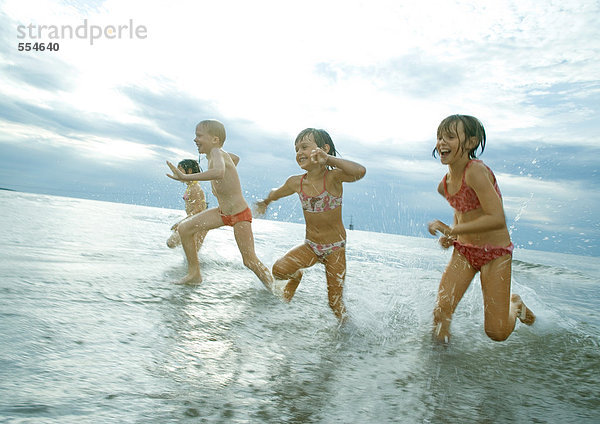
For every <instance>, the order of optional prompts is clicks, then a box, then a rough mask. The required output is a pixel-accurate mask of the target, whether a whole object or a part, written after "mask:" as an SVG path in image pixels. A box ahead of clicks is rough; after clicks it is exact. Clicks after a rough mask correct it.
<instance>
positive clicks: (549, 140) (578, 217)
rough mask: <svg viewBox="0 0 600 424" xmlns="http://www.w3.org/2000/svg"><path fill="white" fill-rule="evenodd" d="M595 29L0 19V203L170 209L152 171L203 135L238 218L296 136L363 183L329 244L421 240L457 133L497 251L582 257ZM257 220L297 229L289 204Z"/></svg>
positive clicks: (598, 124)
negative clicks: (472, 121) (338, 238)
mask: <svg viewBox="0 0 600 424" xmlns="http://www.w3.org/2000/svg"><path fill="white" fill-rule="evenodd" d="M598 22H600V1H591V0H574V1H564V0H563V1H553V0H518V1H509V0H491V1H485V0H484V1H481V0H468V1H461V0H447V1H444V0H421V1H418V2H415V1H402V0H390V1H387V0H372V1H368V2H367V1H354V0H345V1H326V0H320V1H312V0H304V1H301V2H300V1H281V0H280V1H261V0H255V1H252V2H248V1H243V0H231V1H226V0H223V1H220V2H214V1H183V0H181V1H170V2H164V1H161V2H158V1H148V0H146V1H138V0H132V1H123V0H107V1H58V0H43V1H42V0H40V1H37V0H0V187H2V188H8V189H13V190H18V191H25V192H34V193H46V194H55V195H61V196H73V197H82V198H89V199H98V200H107V201H115V202H123V203H134V204H143V205H151V206H158V207H168V208H175V209H183V203H182V200H181V194H182V192H183V186H182V185H181V184H180V183H177V182H174V181H172V180H170V179H168V178H167V177H166V176H165V174H166V173H167V172H168V169H167V167H166V165H165V160H170V161H172V162H177V161H179V160H181V159H183V158H197V156H198V154H197V151H196V147H195V145H194V143H193V138H194V128H195V125H196V123H197V122H199V121H200V120H202V119H207V118H215V119H219V120H220V121H222V122H223V123H224V124H225V127H226V129H227V140H226V142H225V149H226V150H229V151H232V152H234V153H236V154H238V155H239V156H240V157H241V161H240V164H239V167H238V169H239V173H240V176H241V178H242V186H243V189H244V192H245V195H246V198H247V200H248V201H249V202H254V201H256V200H257V199H260V198H262V197H264V196H266V194H267V193H268V191H269V190H270V189H271V188H274V187H277V186H279V185H281V184H283V182H284V181H285V179H286V178H287V177H288V176H290V175H293V174H299V173H300V172H301V170H300V169H299V167H298V166H297V164H296V162H295V153H294V146H293V141H294V139H295V136H296V135H297V134H298V133H299V132H300V131H301V130H302V129H304V128H307V127H316V128H324V129H326V130H327V131H328V132H329V133H330V134H331V136H332V138H333V140H334V142H335V145H336V148H337V150H338V151H339V152H340V153H341V156H342V157H343V158H346V159H350V160H354V161H357V162H359V163H361V164H363V165H364V166H365V167H366V168H367V175H366V177H365V178H364V179H363V180H361V181H359V182H356V183H352V184H346V185H345V188H344V221H345V223H346V225H347V226H348V225H349V224H350V222H352V223H353V224H354V227H355V228H356V229H360V230H366V231H377V232H388V233H396V234H404V235H410V236H423V237H429V236H428V234H427V232H426V228H427V222H429V221H431V220H433V219H441V220H442V221H445V222H448V223H450V222H452V210H451V208H450V206H449V205H448V204H447V202H446V201H445V199H443V198H442V197H441V196H440V195H439V194H438V193H437V191H436V190H437V185H438V183H439V181H440V180H441V178H442V177H443V175H444V174H445V172H446V168H445V167H444V166H442V165H441V164H440V162H439V160H436V159H435V158H433V157H432V156H431V152H432V149H433V147H434V146H435V142H436V140H435V138H436V129H437V126H438V124H439V122H440V121H441V120H442V119H443V118H445V117H446V116H448V115H451V114H455V113H462V114H469V115H474V116H476V117H477V118H479V119H480V120H481V121H482V122H483V124H484V126H485V129H486V133H487V137H488V140H487V146H486V149H485V152H484V153H483V154H482V155H481V159H482V160H483V161H484V162H485V163H486V164H487V165H488V166H490V167H491V169H492V170H493V171H494V173H495V174H496V177H497V179H498V182H499V185H500V189H501V191H502V194H503V199H504V207H505V213H506V218H507V224H508V226H509V229H510V231H511V236H512V239H513V242H514V243H515V245H516V246H517V247H522V248H530V249H537V250H546V251H557V252H563V253H571V254H578V255H591V256H599V255H600V224H599V220H598V216H599V212H600V190H599V188H600V182H599V181H600V180H599V178H598V167H599V166H598V164H597V162H598V159H599V158H600V141H599V140H598V134H599V133H600V119H599V118H600V113H599V111H600V29H599V26H598V24H597V23H598ZM20 43H23V44H22V47H23V49H25V45H26V43H30V46H32V47H34V46H35V43H38V47H39V43H41V44H43V45H44V47H47V46H48V45H50V47H49V48H45V50H44V51H40V50H39V49H38V50H37V51H36V50H33V49H32V50H30V51H25V50H23V51H21V50H19V45H20ZM202 164H203V165H204V166H206V159H204V162H203V163H202V162H201V165H202ZM204 188H205V191H207V192H209V191H210V190H209V186H208V185H204ZM211 201H212V205H211V206H216V205H215V203H214V198H212V197H211V195H210V194H209V203H210V202H211ZM40 212H41V213H43V211H40ZM267 218H268V219H278V220H283V221H290V222H302V215H301V211H300V207H299V202H298V200H297V199H295V198H286V199H283V200H281V201H278V202H276V203H274V204H273V205H272V206H271V207H270V211H269V213H268V215H267Z"/></svg>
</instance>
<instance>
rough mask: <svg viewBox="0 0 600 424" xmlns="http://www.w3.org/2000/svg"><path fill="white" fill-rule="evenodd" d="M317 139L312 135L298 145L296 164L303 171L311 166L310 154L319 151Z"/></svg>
mask: <svg viewBox="0 0 600 424" xmlns="http://www.w3.org/2000/svg"><path fill="white" fill-rule="evenodd" d="M318 148H319V146H317V143H316V142H315V138H314V137H313V135H312V134H308V135H306V136H305V137H304V138H302V140H300V141H299V142H298V143H296V162H297V163H298V165H299V166H300V168H302V169H307V167H309V166H310V164H311V160H310V153H311V152H312V151H313V150H315V149H318Z"/></svg>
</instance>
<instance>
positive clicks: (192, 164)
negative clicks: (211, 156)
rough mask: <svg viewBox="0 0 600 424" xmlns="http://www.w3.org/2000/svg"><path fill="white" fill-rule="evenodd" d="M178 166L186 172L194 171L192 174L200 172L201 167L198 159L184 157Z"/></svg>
mask: <svg viewBox="0 0 600 424" xmlns="http://www.w3.org/2000/svg"><path fill="white" fill-rule="evenodd" d="M177 166H180V167H181V169H183V170H184V171H185V173H186V174H187V173H188V171H192V174H197V173H198V172H200V167H199V166H198V161H197V160H196V159H184V160H182V161H181V162H179V163H178V164H177Z"/></svg>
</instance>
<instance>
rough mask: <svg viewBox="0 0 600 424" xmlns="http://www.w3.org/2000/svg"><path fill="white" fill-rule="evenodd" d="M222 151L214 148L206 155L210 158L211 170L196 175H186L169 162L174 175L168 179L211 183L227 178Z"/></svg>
mask: <svg viewBox="0 0 600 424" xmlns="http://www.w3.org/2000/svg"><path fill="white" fill-rule="evenodd" d="M221 152H222V150H221V149H219V148H214V149H212V150H211V151H210V152H208V154H207V155H206V156H207V157H208V163H209V164H210V165H209V169H207V170H206V171H204V172H197V173H195V174H184V173H183V172H181V171H180V170H179V169H177V167H176V166H175V165H173V164H172V163H171V162H169V161H167V165H168V166H169V168H171V171H172V172H173V175H169V174H167V177H169V178H172V179H174V180H177V181H211V180H220V179H222V178H223V177H224V176H225V161H224V160H223V156H222V154H221Z"/></svg>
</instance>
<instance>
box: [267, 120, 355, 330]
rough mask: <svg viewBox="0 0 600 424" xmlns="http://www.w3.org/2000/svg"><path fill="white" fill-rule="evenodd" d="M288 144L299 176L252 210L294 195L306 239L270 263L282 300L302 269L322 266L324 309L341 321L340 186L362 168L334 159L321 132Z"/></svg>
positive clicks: (330, 143) (342, 241)
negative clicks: (293, 151) (300, 171)
mask: <svg viewBox="0 0 600 424" xmlns="http://www.w3.org/2000/svg"><path fill="white" fill-rule="evenodd" d="M294 144H295V148H296V162H297V163H298V165H299V166H300V168H302V169H303V170H304V171H305V173H304V174H301V175H294V176H291V177H289V178H288V179H287V181H286V182H285V184H283V185H282V186H281V187H279V188H276V189H273V190H271V192H270V193H269V195H268V196H267V197H266V198H265V199H263V200H261V201H259V202H258V203H257V204H256V206H257V212H258V213H259V214H264V213H265V212H266V209H267V206H268V205H269V204H270V203H271V202H273V201H275V200H277V199H281V198H282V197H286V196H290V195H292V194H294V193H298V196H300V202H301V204H302V209H303V212H304V220H305V221H306V239H305V240H304V243H302V244H301V245H299V246H296V247H294V248H293V249H292V250H290V251H289V252H287V253H286V254H285V256H283V257H282V258H280V259H279V260H278V261H277V262H275V264H274V265H273V276H274V277H275V278H276V279H280V280H288V281H287V284H286V285H285V288H284V289H283V293H282V296H283V298H284V300H285V301H287V302H289V301H290V300H291V299H292V297H293V296H294V293H296V289H297V288H298V284H300V280H301V279H302V269H304V268H308V267H311V266H313V265H315V264H316V263H317V262H321V263H323V264H324V265H325V275H326V278H327V292H328V297H329V306H330V308H331V309H332V311H333V313H334V314H335V316H336V317H337V318H338V320H340V321H341V322H343V321H344V320H345V319H346V307H345V305H344V300H343V290H344V280H345V276H346V249H345V246H346V230H345V229H344V224H343V222H342V183H345V182H354V181H357V180H360V179H361V178H362V177H363V176H364V175H365V172H366V170H365V168H364V167H363V166H362V165H359V164H358V163H355V162H351V161H349V160H345V159H340V158H338V157H336V150H335V146H334V144H333V141H332V140H331V137H330V136H329V134H328V133H327V132H326V131H325V130H319V129H314V128H307V129H305V130H303V131H302V132H300V134H298V136H297V137H296V141H295V143H294Z"/></svg>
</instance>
